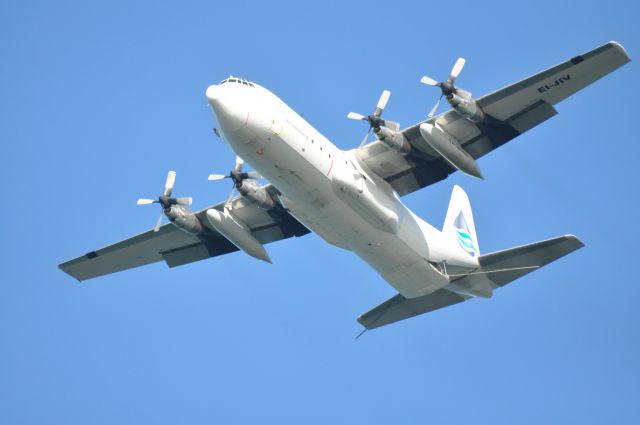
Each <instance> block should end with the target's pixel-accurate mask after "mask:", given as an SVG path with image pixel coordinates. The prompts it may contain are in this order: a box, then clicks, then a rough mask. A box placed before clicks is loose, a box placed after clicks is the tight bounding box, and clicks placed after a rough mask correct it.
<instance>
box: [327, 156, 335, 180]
mask: <svg viewBox="0 0 640 425" xmlns="http://www.w3.org/2000/svg"><path fill="white" fill-rule="evenodd" d="M335 156H336V152H335V151H334V152H333V154H332V155H331V165H330V166H329V171H327V176H328V175H329V174H331V169H332V168H333V161H334V160H335Z"/></svg>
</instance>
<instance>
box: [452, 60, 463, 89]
mask: <svg viewBox="0 0 640 425" xmlns="http://www.w3.org/2000/svg"><path fill="white" fill-rule="evenodd" d="M464 63H465V60H464V58H458V60H457V61H456V63H455V65H453V68H451V75H449V82H450V83H453V82H454V81H455V80H456V78H458V75H460V72H461V71H462V68H464Z"/></svg>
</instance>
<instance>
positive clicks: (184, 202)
mask: <svg viewBox="0 0 640 425" xmlns="http://www.w3.org/2000/svg"><path fill="white" fill-rule="evenodd" d="M191 202H193V198H176V204H178V205H191Z"/></svg>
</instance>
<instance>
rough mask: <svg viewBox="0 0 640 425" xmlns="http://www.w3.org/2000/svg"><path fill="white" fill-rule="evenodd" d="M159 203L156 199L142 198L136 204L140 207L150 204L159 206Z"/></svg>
mask: <svg viewBox="0 0 640 425" xmlns="http://www.w3.org/2000/svg"><path fill="white" fill-rule="evenodd" d="M157 203H158V201H157V200H154V199H145V198H140V199H138V202H136V204H138V205H149V204H157Z"/></svg>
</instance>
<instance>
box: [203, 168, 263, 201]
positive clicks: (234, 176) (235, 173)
mask: <svg viewBox="0 0 640 425" xmlns="http://www.w3.org/2000/svg"><path fill="white" fill-rule="evenodd" d="M243 165H244V161H243V159H242V158H240V157H239V156H236V164H235V167H234V168H233V170H231V171H230V172H229V174H227V175H225V174H210V175H209V181H218V180H224V179H231V180H232V181H233V187H232V188H231V193H229V198H228V199H227V203H226V205H227V206H228V208H231V199H233V191H234V190H235V189H239V188H240V187H242V181H243V180H246V179H251V180H260V179H261V178H262V175H261V174H260V173H258V172H257V171H249V172H246V173H243V172H242V166H243Z"/></svg>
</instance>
